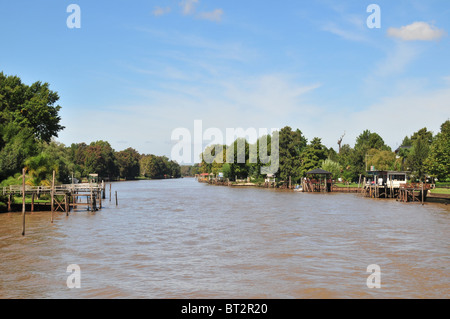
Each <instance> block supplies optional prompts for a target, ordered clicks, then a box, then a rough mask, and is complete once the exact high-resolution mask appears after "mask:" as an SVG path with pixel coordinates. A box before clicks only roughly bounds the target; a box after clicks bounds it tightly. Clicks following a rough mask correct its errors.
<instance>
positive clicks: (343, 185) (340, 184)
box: [334, 183, 358, 187]
mask: <svg viewBox="0 0 450 319" xmlns="http://www.w3.org/2000/svg"><path fill="white" fill-rule="evenodd" d="M334 185H335V186H336V187H358V183H350V184H348V185H347V184H344V183H336V184H334Z"/></svg>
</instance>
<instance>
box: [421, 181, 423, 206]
mask: <svg viewBox="0 0 450 319" xmlns="http://www.w3.org/2000/svg"><path fill="white" fill-rule="evenodd" d="M421 197H422V205H423V182H422V196H421Z"/></svg>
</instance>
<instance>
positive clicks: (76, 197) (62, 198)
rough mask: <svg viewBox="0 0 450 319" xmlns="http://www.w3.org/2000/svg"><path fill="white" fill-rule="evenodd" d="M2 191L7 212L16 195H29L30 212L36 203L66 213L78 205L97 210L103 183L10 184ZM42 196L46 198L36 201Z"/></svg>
mask: <svg viewBox="0 0 450 319" xmlns="http://www.w3.org/2000/svg"><path fill="white" fill-rule="evenodd" d="M2 193H3V195H5V196H7V197H8V212H11V211H13V205H14V197H16V196H28V197H30V196H31V207H30V211H31V212H33V211H34V210H35V208H36V206H37V205H46V206H50V209H51V211H52V212H53V211H62V212H66V213H68V212H69V211H70V209H71V208H78V207H79V206H86V207H87V209H88V210H90V211H97V210H98V209H101V208H102V199H105V183H103V182H102V183H101V184H99V183H82V184H63V185H55V186H53V187H52V186H29V185H25V186H21V185H12V186H9V187H3V189H2ZM42 197H44V198H48V199H46V201H45V202H42V201H39V203H37V202H36V200H37V199H40V198H42ZM82 199H85V200H82Z"/></svg>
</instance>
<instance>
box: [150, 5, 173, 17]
mask: <svg viewBox="0 0 450 319" xmlns="http://www.w3.org/2000/svg"><path fill="white" fill-rule="evenodd" d="M171 11H172V8H170V7H165V8H162V7H155V9H154V10H153V11H152V14H153V15H154V16H156V17H158V16H162V15H165V14H167V13H170V12H171Z"/></svg>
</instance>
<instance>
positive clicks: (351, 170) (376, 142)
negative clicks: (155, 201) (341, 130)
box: [0, 72, 450, 185]
mask: <svg viewBox="0 0 450 319" xmlns="http://www.w3.org/2000/svg"><path fill="white" fill-rule="evenodd" d="M58 100H59V96H58V93H57V92H54V91H52V90H50V88H49V84H48V83H42V82H40V81H38V82H35V83H33V84H31V85H26V84H24V83H23V82H22V81H21V79H20V78H19V77H17V76H7V75H5V74H4V73H3V72H1V73H0V181H3V182H2V184H3V185H9V184H12V183H16V184H17V183H19V181H18V179H17V175H18V174H20V172H21V170H22V168H23V167H25V168H27V172H28V173H27V183H28V184H31V185H43V184H46V183H49V180H50V178H51V176H52V172H53V170H54V171H56V174H57V175H56V178H57V180H58V182H60V183H68V182H70V181H71V177H72V176H73V177H75V178H77V179H83V178H84V177H86V176H88V174H91V173H97V174H99V176H100V177H101V178H103V179H109V180H117V179H135V178H138V177H141V178H142V177H144V178H152V179H161V178H171V177H175V178H176V177H180V176H187V175H189V176H193V175H195V174H198V173H213V174H218V173H222V174H223V175H224V177H225V178H229V179H230V180H235V179H236V178H238V179H243V178H247V177H251V178H254V179H260V178H264V177H265V176H263V175H262V174H261V167H262V166H264V165H268V164H267V163H266V162H265V161H264V159H263V158H260V153H261V154H264V152H260V148H267V149H266V151H267V152H266V153H267V154H268V156H270V155H271V154H270V151H271V149H272V148H271V141H272V136H270V135H269V136H264V137H260V139H258V141H256V142H255V143H256V145H254V144H252V145H250V144H249V142H248V141H247V140H245V139H244V140H242V139H236V140H235V141H234V143H232V144H231V145H221V148H220V149H221V150H222V151H221V152H219V153H218V154H215V153H214V152H215V147H214V146H211V147H209V148H207V149H205V150H204V152H203V154H202V161H201V163H200V164H199V165H194V166H180V165H179V164H178V163H176V162H174V161H171V160H170V159H168V158H167V157H165V156H156V155H152V154H139V152H138V151H136V150H135V149H133V148H127V149H125V150H123V151H119V152H116V151H115V150H114V149H113V148H112V147H111V145H110V144H109V143H108V142H107V141H96V142H92V143H90V144H86V143H78V144H72V145H70V146H65V145H63V144H61V143H58V142H55V141H54V140H53V138H55V137H57V136H58V133H59V132H60V131H61V130H63V129H64V127H63V126H62V125H61V124H60V121H61V117H60V115H59V111H60V109H61V106H59V105H58V104H57V102H58ZM278 133H279V134H278V141H279V143H278V148H277V151H278V152H279V168H278V171H277V172H276V177H277V178H278V179H280V180H283V181H287V180H288V179H289V178H291V180H292V181H293V182H298V181H300V179H301V178H302V177H304V176H305V174H306V172H308V171H309V170H312V169H315V168H322V169H325V170H327V171H330V172H332V173H333V178H334V179H342V180H343V181H349V182H351V181H358V178H359V177H360V176H364V175H366V173H367V170H368V169H370V168H375V169H376V170H395V171H408V172H410V178H411V179H412V180H424V179H426V178H429V177H432V178H437V179H439V180H440V181H445V180H448V179H449V178H450V121H449V120H447V121H445V122H444V123H443V124H442V125H441V128H440V132H438V133H437V134H435V135H434V134H433V132H431V131H429V130H428V129H427V128H422V129H419V130H418V131H416V132H414V133H413V134H411V135H409V136H405V138H404V139H403V141H402V143H401V146H400V147H399V148H398V149H396V150H392V149H391V148H390V147H389V146H387V145H386V144H385V142H384V140H383V139H382V137H381V136H380V135H379V134H377V133H375V132H371V131H369V130H365V131H363V132H362V133H361V134H360V135H359V136H358V137H357V139H356V141H355V144H354V146H353V147H352V146H350V145H349V144H343V145H342V141H343V138H342V137H341V138H340V139H339V140H338V145H339V149H338V151H337V152H336V151H335V150H334V149H333V148H327V147H326V146H325V145H323V144H322V140H321V138H319V137H314V138H313V139H312V140H311V141H308V140H307V138H306V137H305V136H304V134H303V133H302V131H300V130H299V129H296V130H293V129H292V128H291V127H289V126H286V127H284V128H282V129H281V130H280V131H279V132H278ZM239 145H244V146H245V158H246V161H245V162H243V163H240V161H238V160H237V158H236V156H237V153H238V151H237V149H238V147H239ZM231 148H233V149H234V161H227V153H228V152H227V151H229V150H230V149H231ZM252 150H256V153H257V154H256V159H257V160H256V161H249V158H250V154H251V152H252ZM230 154H231V152H229V155H230ZM206 155H209V156H208V158H210V157H211V156H213V157H215V158H221V159H222V160H221V161H214V162H212V163H211V162H210V161H208V162H207V161H205V160H204V158H205V156H206ZM253 155H254V154H253Z"/></svg>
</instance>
